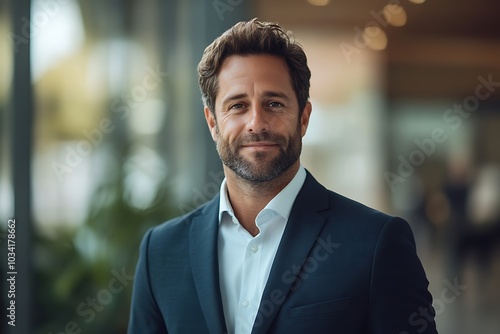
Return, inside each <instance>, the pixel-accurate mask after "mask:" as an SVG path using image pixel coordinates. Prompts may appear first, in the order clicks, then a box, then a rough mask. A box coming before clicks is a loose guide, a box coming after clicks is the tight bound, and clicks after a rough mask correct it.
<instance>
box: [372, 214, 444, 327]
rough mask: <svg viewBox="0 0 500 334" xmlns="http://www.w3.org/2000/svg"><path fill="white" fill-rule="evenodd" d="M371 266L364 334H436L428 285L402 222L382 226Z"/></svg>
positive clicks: (400, 220) (410, 237) (413, 242)
mask: <svg viewBox="0 0 500 334" xmlns="http://www.w3.org/2000/svg"><path fill="white" fill-rule="evenodd" d="M372 266H373V267H372V277H371V284H370V302H369V330H368V332H369V333H372V334H388V333H394V334H413V333H419V334H436V333H437V330H436V323H435V320H434V317H435V311H434V308H433V307H432V296H431V294H430V293H429V291H428V286H429V282H428V280H427V278H426V276H425V272H424V268H423V267H422V264H421V263H420V260H419V259H418V257H417V253H416V249H415V240H414V238H413V233H412V231H411V229H410V226H409V225H408V223H407V222H406V221H404V220H403V219H401V218H391V219H389V220H388V221H387V222H386V223H385V225H384V226H383V228H382V229H381V231H380V235H379V238H378V241H377V245H376V247H375V254H374V258H373V265H372Z"/></svg>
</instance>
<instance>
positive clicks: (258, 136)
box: [235, 132, 286, 146]
mask: <svg viewBox="0 0 500 334" xmlns="http://www.w3.org/2000/svg"><path fill="white" fill-rule="evenodd" d="M263 141H265V142H273V143H276V144H278V145H280V146H282V145H284V144H286V139H285V137H283V136H281V135H278V134H275V133H270V132H261V133H249V134H246V135H244V136H240V137H239V138H238V140H236V142H235V144H236V145H237V146H242V145H247V144H251V143H258V142H263Z"/></svg>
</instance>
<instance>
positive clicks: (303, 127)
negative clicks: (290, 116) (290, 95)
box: [300, 101, 312, 137]
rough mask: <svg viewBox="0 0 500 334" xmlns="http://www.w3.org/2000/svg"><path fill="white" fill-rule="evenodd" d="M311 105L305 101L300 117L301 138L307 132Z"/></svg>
mask: <svg viewBox="0 0 500 334" xmlns="http://www.w3.org/2000/svg"><path fill="white" fill-rule="evenodd" d="M311 111H312V105H311V102H309V101H307V103H306V105H305V107H304V110H303V111H302V116H301V117H300V132H301V135H302V137H304V136H305V134H306V131H307V126H308V125H309V117H310V116H311Z"/></svg>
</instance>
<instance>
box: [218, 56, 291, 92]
mask: <svg viewBox="0 0 500 334" xmlns="http://www.w3.org/2000/svg"><path fill="white" fill-rule="evenodd" d="M218 83H219V92H218V94H217V95H223V94H226V93H227V92H228V91H235V90H245V91H247V90H253V91H254V92H257V91H259V90H269V89H277V88H279V89H280V90H283V91H285V92H287V93H293V87H292V81H291V77H290V71H289V69H288V66H287V64H286V62H285V60H284V59H283V58H281V57H278V56H273V55H267V54H266V55H232V56H229V57H227V58H226V59H225V60H224V62H223V63H222V66H221V68H220V71H219V76H218ZM247 93H249V92H247Z"/></svg>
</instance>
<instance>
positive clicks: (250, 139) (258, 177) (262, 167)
mask: <svg viewBox="0 0 500 334" xmlns="http://www.w3.org/2000/svg"><path fill="white" fill-rule="evenodd" d="M216 126H217V125H216ZM216 131H217V133H218V140H217V152H218V153H219V157H220V159H221V161H222V163H223V164H224V165H226V166H227V167H228V168H229V169H231V170H232V171H233V172H234V173H235V174H236V175H237V176H239V177H240V178H242V179H244V180H247V181H250V182H254V183H261V182H265V181H269V180H272V179H274V178H276V177H278V176H280V175H281V174H283V173H284V172H285V171H286V170H288V169H289V168H290V167H291V166H292V165H293V164H294V163H295V162H296V161H297V160H298V159H299V157H300V153H301V151H302V136H301V135H300V124H299V126H298V129H297V131H296V132H295V133H294V134H293V135H292V136H291V137H289V139H288V141H287V139H286V138H285V137H284V136H281V135H278V134H273V133H269V132H262V133H259V134H256V133H251V134H246V135H242V136H240V137H238V138H237V139H236V140H235V142H234V143H233V145H232V146H231V145H230V144H229V142H228V141H227V140H226V139H225V138H223V137H222V136H221V134H220V132H219V128H218V126H217V128H216ZM262 141H266V142H273V143H275V144H277V148H278V150H279V152H278V154H277V155H276V153H275V152H274V150H273V152H268V151H263V152H261V151H257V152H252V153H251V154H252V157H251V159H247V158H245V157H244V156H243V155H242V154H241V153H240V150H241V149H242V148H243V146H244V145H245V144H249V143H256V142H262ZM273 156H274V157H273Z"/></svg>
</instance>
